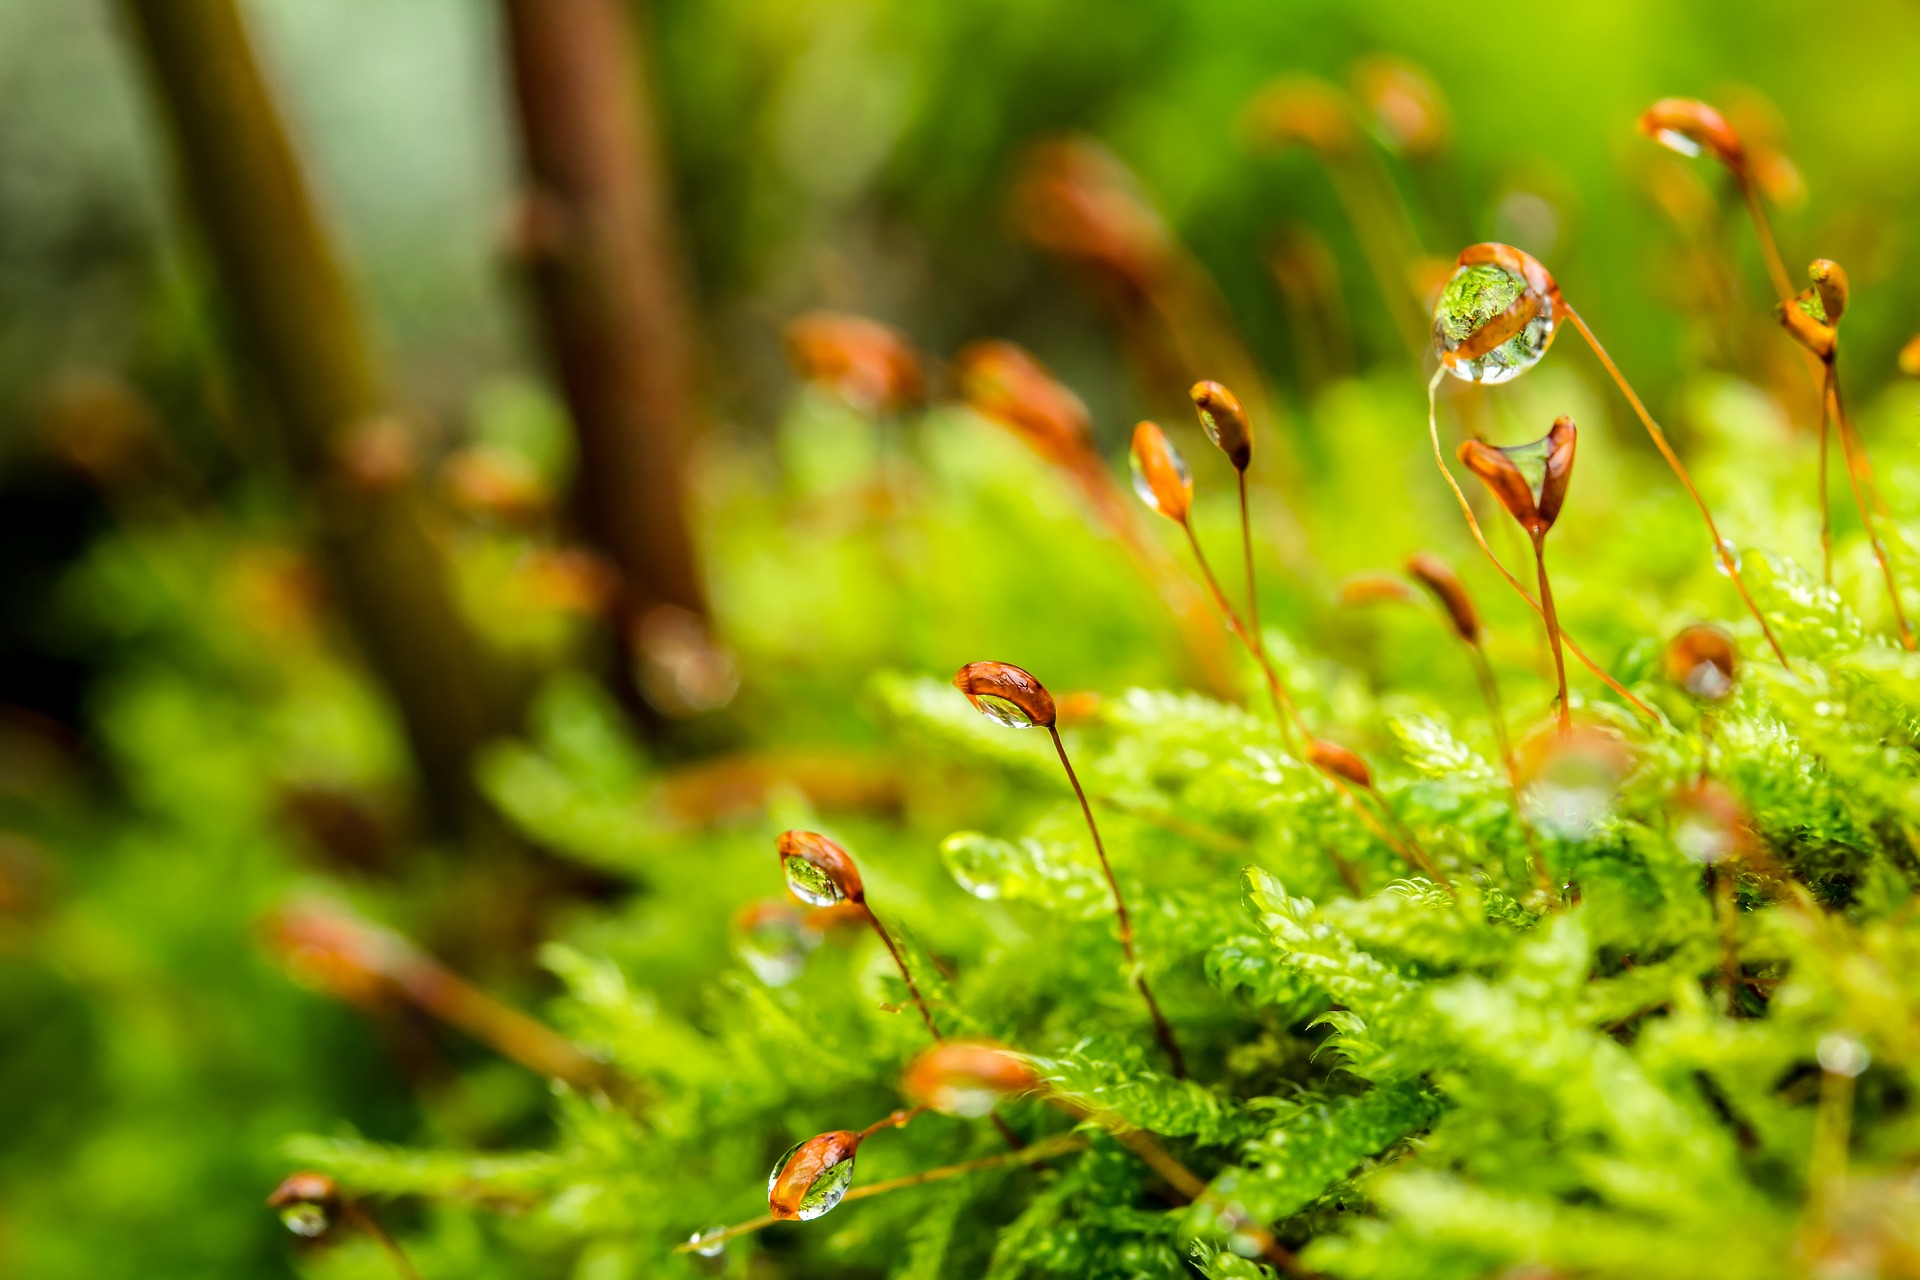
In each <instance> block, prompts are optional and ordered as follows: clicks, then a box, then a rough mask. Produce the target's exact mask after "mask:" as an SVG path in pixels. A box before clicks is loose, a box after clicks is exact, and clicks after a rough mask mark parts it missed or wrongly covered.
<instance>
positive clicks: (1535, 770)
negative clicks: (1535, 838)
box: [1522, 729, 1632, 840]
mask: <svg viewBox="0 0 1920 1280" xmlns="http://www.w3.org/2000/svg"><path fill="white" fill-rule="evenodd" d="M1631 763H1632V762H1631V760H1630V759H1629V758H1628V756H1627V754H1626V751H1625V749H1624V748H1623V747H1622V746H1621V745H1620V743H1619V742H1618V741H1617V740H1615V739H1614V738H1612V737H1611V736H1609V735H1607V734H1604V733H1600V732H1598V731H1593V730H1584V729H1583V730H1580V731H1578V732H1576V733H1575V734H1574V735H1573V736H1572V737H1569V738H1559V737H1555V738H1549V739H1546V740H1545V742H1544V745H1543V747H1542V748H1541V749H1540V750H1539V752H1538V754H1537V757H1536V759H1535V760H1534V761H1533V762H1532V764H1531V767H1530V768H1529V769H1528V778H1527V783H1526V787H1525V790H1524V791H1523V793H1522V795H1523V797H1524V800H1525V803H1526V807H1527V812H1528V816H1529V817H1530V818H1531V819H1532V821H1533V823H1534V825H1535V826H1536V827H1537V828H1538V829H1539V830H1540V831H1542V832H1543V833H1545V834H1547V835H1550V836H1555V837H1558V838H1560V839H1562V840H1579V839H1584V838H1585V837H1586V836H1588V835H1590V834H1591V833H1592V831H1593V829H1594V828H1595V827H1596V826H1598V825H1599V824H1601V823H1603V822H1605V821H1606V820H1607V819H1608V818H1609V817H1611V816H1612V814H1613V807H1614V802H1615V800H1616V798H1617V797H1618V795H1619V792H1620V783H1621V780H1622V779H1624V778H1625V777H1626V774H1627V770H1628V768H1629V767H1630V765H1631Z"/></svg>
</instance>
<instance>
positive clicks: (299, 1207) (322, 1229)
mask: <svg viewBox="0 0 1920 1280" xmlns="http://www.w3.org/2000/svg"><path fill="white" fill-rule="evenodd" d="M280 1221H281V1223H282V1225H284V1226H285V1227H286V1229H287V1230H289V1231H291V1232H293V1234H295V1235H297V1236H300V1237H302V1238H303V1239H307V1240H312V1239H314V1238H315V1237H317V1236H322V1235H325V1234H326V1231H327V1228H328V1227H330V1226H332V1225H333V1219H331V1218H329V1217H328V1216H327V1211H326V1209H325V1208H324V1207H322V1206H321V1205H317V1204H312V1203H306V1204H290V1205H288V1206H287V1207H286V1208H284V1209H282V1210H281V1211H280Z"/></svg>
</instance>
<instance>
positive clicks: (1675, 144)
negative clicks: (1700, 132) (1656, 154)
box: [1653, 129, 1701, 156]
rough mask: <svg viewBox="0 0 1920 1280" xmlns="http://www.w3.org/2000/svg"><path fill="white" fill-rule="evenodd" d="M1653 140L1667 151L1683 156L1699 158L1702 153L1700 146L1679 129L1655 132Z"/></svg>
mask: <svg viewBox="0 0 1920 1280" xmlns="http://www.w3.org/2000/svg"><path fill="white" fill-rule="evenodd" d="M1653 140H1654V141H1655V142H1657V143H1659V144H1660V145H1661V146H1663V147H1665V148H1666V149H1667V150H1669V151H1677V152H1679V153H1680V154H1681V155H1683V156H1697V155H1699V154H1700V152H1701V146H1700V144H1699V143H1698V142H1696V141H1695V140H1694V139H1692V138H1689V137H1688V136H1687V135H1686V134H1684V133H1681V132H1680V131H1679V130H1678V129H1658V130H1655V132H1654V135H1653Z"/></svg>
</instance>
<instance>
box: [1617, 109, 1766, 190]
mask: <svg viewBox="0 0 1920 1280" xmlns="http://www.w3.org/2000/svg"><path fill="white" fill-rule="evenodd" d="M1639 125H1640V132H1641V133H1644V134H1646V135H1647V136H1648V137H1649V138H1652V139H1653V140H1654V141H1655V142H1657V143H1659V144H1660V145H1661V146H1663V147H1666V148H1668V149H1669V150H1671V151H1677V152H1679V153H1680V154H1681V155H1683V156H1697V155H1699V154H1700V153H1701V152H1703V151H1705V152H1710V153H1711V154H1712V155H1713V158H1714V159H1716V160H1718V161H1719V162H1720V163H1721V164H1723V165H1725V166H1726V167H1727V168H1729V169H1731V170H1732V171H1733V172H1734V173H1736V174H1738V175H1740V176H1741V177H1745V176H1746V172H1747V149H1746V146H1745V144H1743V143H1742V142H1741V141H1740V135H1739V134H1737V133H1735V132H1734V130H1733V126H1732V125H1730V124H1728V123H1727V118H1726V117H1725V116H1723V115H1721V114H1720V113H1719V112H1718V111H1715V110H1714V109H1713V108H1712V107H1710V106H1708V105H1707V104H1706V103H1704V102H1699V101H1697V100H1695V99H1693V98H1662V99H1660V101H1658V102H1656V103H1654V104H1653V105H1652V106H1650V107H1648V108H1647V109H1646V110H1645V111H1643V112H1641V113H1640V121H1639Z"/></svg>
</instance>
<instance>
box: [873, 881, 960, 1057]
mask: <svg viewBox="0 0 1920 1280" xmlns="http://www.w3.org/2000/svg"><path fill="white" fill-rule="evenodd" d="M860 909H861V910H862V911H864V912H866V913H867V923H868V924H870V925H872V926H873V931H874V932H875V933H877V934H879V935H880V941H882V942H884V943H886V944H887V954H888V955H890V956H892V957H893V967H894V968H896V969H898V970H899V971H900V977H901V978H902V979H903V980H904V981H905V982H906V984H907V994H908V995H910V996H912V997H913V1003H914V1007H915V1008H917V1009H919V1010H920V1020H921V1021H922V1022H924V1023H926V1024H927V1034H928V1035H930V1036H932V1037H933V1038H934V1041H935V1042H936V1043H937V1042H939V1040H940V1039H941V1036H940V1028H939V1027H938V1026H936V1025H934V1021H933V1010H931V1009H929V1008H927V1001H926V997H924V996H922V995H921V994H920V987H919V984H918V983H916V982H914V980H913V972H912V970H910V969H908V968H907V960H906V957H905V956H903V955H901V954H900V948H899V947H897V946H895V945H894V942H893V935H892V934H890V933H888V932H887V926H885V925H883V924H881V923H880V917H879V916H877V915H875V914H873V908H872V907H870V906H868V905H867V904H866V903H865V902H862V903H861V904H860Z"/></svg>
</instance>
